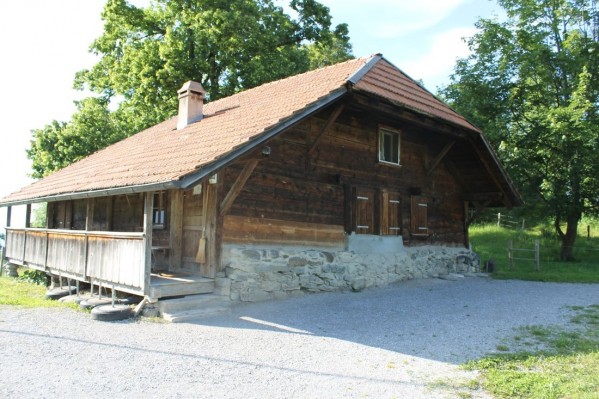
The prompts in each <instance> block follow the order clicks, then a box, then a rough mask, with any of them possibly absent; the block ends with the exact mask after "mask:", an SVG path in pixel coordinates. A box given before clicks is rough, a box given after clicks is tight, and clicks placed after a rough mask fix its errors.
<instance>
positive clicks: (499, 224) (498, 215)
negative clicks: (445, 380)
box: [497, 212, 501, 227]
mask: <svg viewBox="0 0 599 399" xmlns="http://www.w3.org/2000/svg"><path fill="white" fill-rule="evenodd" d="M499 226H501V212H499V213H497V227H499Z"/></svg>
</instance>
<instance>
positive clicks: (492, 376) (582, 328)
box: [466, 305, 599, 399]
mask: <svg viewBox="0 0 599 399" xmlns="http://www.w3.org/2000/svg"><path fill="white" fill-rule="evenodd" d="M572 310H573V311H575V312H576V315H575V316H574V317H573V318H572V322H573V324H572V325H571V326H570V327H573V329H564V328H559V327H546V326H527V327H524V328H522V329H521V331H519V335H518V336H519V337H520V340H518V341H516V340H515V343H516V345H517V344H519V343H521V341H522V340H523V339H526V340H527V341H531V342H532V343H533V344H534V346H535V347H536V348H537V350H536V351H534V352H527V351H521V352H516V353H509V354H499V355H494V356H490V357H486V358H483V359H481V360H476V361H472V362H469V363H467V364H466V368H468V369H471V370H479V371H480V372H481V374H482V379H481V381H478V383H480V384H481V385H482V387H483V388H484V389H485V390H487V391H488V392H490V393H491V394H493V395H494V396H495V397H497V398H524V399H528V398H530V399H537V398H538V399H541V398H542V399H553V398H556V399H557V398H571V399H583V398H584V399H587V398H589V399H590V398H599V329H597V325H596V321H597V319H598V318H599V306H597V305H594V306H589V307H586V308H579V309H572ZM523 337H524V338H523Z"/></svg>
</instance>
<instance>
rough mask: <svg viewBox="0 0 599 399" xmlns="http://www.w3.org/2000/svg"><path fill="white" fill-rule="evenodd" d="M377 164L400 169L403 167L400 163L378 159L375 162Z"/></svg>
mask: <svg viewBox="0 0 599 399" xmlns="http://www.w3.org/2000/svg"><path fill="white" fill-rule="evenodd" d="M377 166H379V167H380V166H388V167H391V168H397V169H401V168H402V167H403V166H402V165H401V164H396V163H393V162H386V161H379V162H378V163H377Z"/></svg>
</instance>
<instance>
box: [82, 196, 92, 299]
mask: <svg viewBox="0 0 599 399" xmlns="http://www.w3.org/2000/svg"><path fill="white" fill-rule="evenodd" d="M93 224H94V199H93V198H88V199H87V208H86V210H85V259H84V260H83V262H84V265H83V277H84V278H87V266H88V265H89V260H88V257H89V234H88V231H90V230H91V229H92V226H93ZM91 284H92V289H91V291H92V295H93V293H94V283H93V281H92V282H91Z"/></svg>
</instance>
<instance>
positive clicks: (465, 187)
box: [445, 159, 468, 191]
mask: <svg viewBox="0 0 599 399" xmlns="http://www.w3.org/2000/svg"><path fill="white" fill-rule="evenodd" d="M445 165H446V166H447V169H448V170H449V172H450V173H451V175H452V177H453V178H454V179H456V181H457V182H458V184H459V185H460V187H461V188H462V190H464V191H467V190H468V185H467V184H466V181H465V180H464V178H463V177H462V174H461V173H460V170H459V169H458V167H457V166H456V165H455V164H454V163H453V162H452V161H451V160H449V159H447V160H446V161H445Z"/></svg>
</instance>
